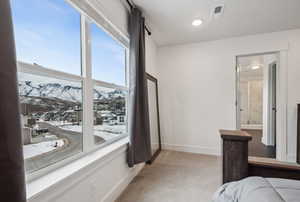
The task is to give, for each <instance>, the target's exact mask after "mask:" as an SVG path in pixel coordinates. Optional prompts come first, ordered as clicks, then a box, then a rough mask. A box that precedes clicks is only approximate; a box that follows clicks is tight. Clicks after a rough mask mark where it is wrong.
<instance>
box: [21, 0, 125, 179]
mask: <svg viewBox="0 0 300 202" xmlns="http://www.w3.org/2000/svg"><path fill="white" fill-rule="evenodd" d="M64 1H65V2H66V3H67V4H69V6H71V7H72V8H74V9H75V10H76V11H77V12H78V13H79V15H80V32H81V35H80V43H81V44H80V45H81V46H80V47H81V54H80V55H81V56H80V57H81V58H80V59H81V75H76V74H71V73H67V72H63V71H58V70H55V69H50V68H49V67H48V68H47V67H43V66H41V65H36V64H34V65H32V64H27V63H25V62H22V61H17V64H18V65H17V66H18V72H21V73H29V74H33V75H38V76H47V77H51V78H56V79H62V80H65V81H73V82H74V81H75V82H81V84H82V107H83V115H82V120H83V121H82V151H81V152H80V153H76V154H74V155H72V156H70V157H67V158H65V159H63V160H60V161H58V162H56V163H54V164H51V165H49V166H46V167H44V168H42V169H40V170H37V171H33V172H32V173H26V182H27V183H30V182H32V181H34V180H36V179H38V178H40V177H42V176H44V175H47V174H49V173H50V172H53V171H54V170H56V169H59V168H61V167H63V166H66V165H68V164H70V163H72V162H74V161H75V160H78V159H80V158H83V157H84V156H87V155H88V154H90V153H92V152H95V151H97V150H100V149H102V148H104V147H106V146H108V145H110V144H112V143H114V142H116V141H120V140H122V139H124V138H127V137H128V118H126V120H127V121H126V124H127V127H126V133H124V134H123V135H120V136H118V137H116V138H112V139H111V140H109V141H106V142H105V143H102V144H95V143H94V130H93V126H94V124H93V119H94V117H93V96H94V95H93V88H94V86H99V87H105V88H110V89H116V90H122V91H126V92H127V94H126V97H125V103H126V104H125V105H126V117H128V111H129V109H128V106H129V104H128V103H129V82H128V76H129V39H128V37H127V36H125V35H123V34H122V33H121V32H120V31H119V30H118V29H117V28H116V27H115V26H114V25H113V24H112V23H111V22H109V21H108V20H107V19H106V18H105V17H104V16H103V15H101V13H99V12H98V11H96V10H95V9H92V8H89V7H88V6H87V5H89V3H87V2H80V3H78V2H76V0H64ZM89 12H91V15H88V14H87V13H89ZM92 23H95V24H96V25H97V26H98V27H99V29H101V30H102V31H104V32H106V33H107V34H108V35H109V36H110V37H112V38H113V39H114V40H115V41H116V42H117V43H119V44H120V45H122V46H123V47H124V49H125V58H124V60H125V67H124V68H125V75H124V76H125V85H124V86H121V85H117V84H113V83H109V82H105V81H100V80H96V79H93V77H92V57H91V56H92V55H91V54H92V49H91V43H92V42H91V31H90V26H91V24H92ZM110 31H113V33H110Z"/></svg>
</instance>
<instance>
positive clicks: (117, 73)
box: [91, 23, 127, 144]
mask: <svg viewBox="0 0 300 202" xmlns="http://www.w3.org/2000/svg"><path fill="white" fill-rule="evenodd" d="M91 47H92V52H91V55H92V78H93V79H94V90H93V93H94V103H93V105H94V107H93V110H94V136H95V137H94V142H95V143H96V144H100V143H103V142H106V141H111V140H114V139H115V138H119V137H120V136H124V135H125V134H126V133H127V124H126V123H127V122H126V97H127V88H126V79H125V78H126V73H125V72H126V49H125V48H124V46H122V45H121V44H120V43H118V42H117V41H115V40H114V39H113V38H112V37H111V36H109V35H108V34H107V33H105V32H104V31H103V30H102V29H101V28H100V27H98V26H97V25H96V24H94V23H92V24H91Z"/></svg>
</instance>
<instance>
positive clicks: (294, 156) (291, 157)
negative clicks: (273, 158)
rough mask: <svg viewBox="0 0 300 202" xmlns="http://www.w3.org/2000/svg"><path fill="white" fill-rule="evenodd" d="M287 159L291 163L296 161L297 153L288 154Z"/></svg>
mask: <svg viewBox="0 0 300 202" xmlns="http://www.w3.org/2000/svg"><path fill="white" fill-rule="evenodd" d="M287 161H288V162H291V163H295V162H296V155H294V154H288V155H287Z"/></svg>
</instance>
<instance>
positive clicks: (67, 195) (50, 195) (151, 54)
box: [29, 0, 158, 202]
mask: <svg viewBox="0 0 300 202" xmlns="http://www.w3.org/2000/svg"><path fill="white" fill-rule="evenodd" d="M73 1H74V2H75V1H77V0H73ZM90 1H91V2H92V1H94V0H90ZM95 1H96V0H95ZM98 3H99V5H98V6H97V9H98V10H99V11H100V12H103V13H104V14H105V16H106V17H107V18H108V20H109V21H110V22H111V23H113V24H114V25H115V26H116V28H117V29H119V30H120V31H121V32H122V33H123V34H124V35H128V33H127V14H128V13H127V10H126V8H125V7H124V5H123V4H122V3H121V1H119V0H98ZM156 51H157V48H156V44H155V42H154V41H153V40H152V38H151V37H150V36H146V70H147V72H148V73H150V74H152V75H153V76H157V75H158V73H157V72H158V70H157V65H156ZM126 148H127V147H126V145H124V146H122V147H120V148H119V149H117V150H116V151H114V152H112V153H111V154H109V155H108V156H107V157H106V158H105V160H103V159H100V160H98V161H95V162H94V163H93V164H91V165H90V166H88V167H86V168H84V169H82V170H80V171H78V172H76V173H74V174H73V175H71V176H69V177H68V178H66V179H64V180H62V181H59V182H58V183H55V185H53V186H51V187H49V188H47V189H45V190H44V191H42V192H40V193H38V194H35V195H34V196H32V197H31V198H30V199H29V202H69V201H72V202H83V201H84V202H100V201H105V202H106V201H107V202H109V201H113V200H115V199H116V197H118V195H119V194H120V193H121V192H122V191H123V190H124V189H125V188H126V186H127V185H128V183H129V182H130V181H131V180H132V178H133V177H134V176H135V175H136V174H137V173H138V172H139V171H140V170H141V168H142V167H143V164H140V165H138V166H136V167H135V168H133V169H130V168H128V166H127V163H126ZM85 158H87V160H88V159H89V157H85ZM84 160H85V159H84ZM46 180H47V179H46ZM49 180H51V179H49ZM36 184H39V183H36ZM31 187H34V186H31ZM37 189H40V187H37ZM35 191H36V190H30V191H29V192H31V193H33V192H35Z"/></svg>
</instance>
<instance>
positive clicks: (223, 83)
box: [158, 30, 300, 159]
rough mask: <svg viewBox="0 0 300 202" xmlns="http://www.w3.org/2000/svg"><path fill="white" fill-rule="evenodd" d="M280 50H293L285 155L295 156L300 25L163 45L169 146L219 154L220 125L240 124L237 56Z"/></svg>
mask: <svg viewBox="0 0 300 202" xmlns="http://www.w3.org/2000/svg"><path fill="white" fill-rule="evenodd" d="M280 50H288V67H287V68H288V69H287V71H288V72H287V73H288V79H287V80H288V92H287V95H288V97H287V98H286V100H287V103H288V106H287V110H288V113H287V116H288V119H287V121H288V124H287V125H288V129H287V134H288V146H287V153H286V155H288V156H289V157H290V159H291V158H294V156H295V150H296V145H295V143H296V141H295V138H296V103H297V102H300V91H299V88H300V79H299V78H300V68H299V64H300V57H299V54H300V30H293V31H285V32H277V33H269V34H260V35H253V36H246V37H238V38H231V39H225V40H218V41H211V42H203V43H196V44H185V45H177V46H165V47H160V48H158V66H159V78H160V84H161V85H160V111H161V128H162V135H163V144H164V147H165V148H169V149H176V150H183V151H191V152H199V153H208V154H220V149H221V145H220V137H219V133H218V130H219V129H221V128H224V129H234V128H235V126H236V122H235V56H237V55H245V54H253V53H265V52H273V51H280ZM281 85H283V84H281ZM279 110H281V112H282V113H284V110H285V109H279Z"/></svg>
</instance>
